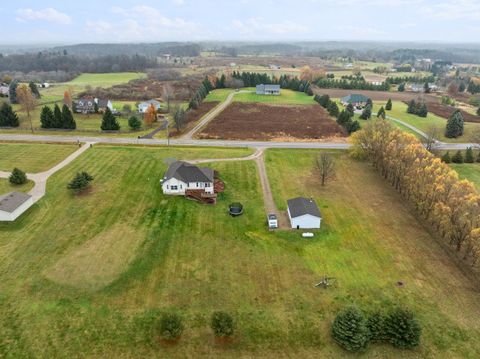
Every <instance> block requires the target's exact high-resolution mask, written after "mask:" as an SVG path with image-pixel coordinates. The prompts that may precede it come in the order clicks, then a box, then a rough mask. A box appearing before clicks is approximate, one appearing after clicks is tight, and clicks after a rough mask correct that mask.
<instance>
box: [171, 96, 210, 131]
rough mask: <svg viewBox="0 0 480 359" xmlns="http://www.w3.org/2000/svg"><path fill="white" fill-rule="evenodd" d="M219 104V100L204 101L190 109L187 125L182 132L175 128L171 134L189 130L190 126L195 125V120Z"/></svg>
mask: <svg viewBox="0 0 480 359" xmlns="http://www.w3.org/2000/svg"><path fill="white" fill-rule="evenodd" d="M218 104H219V102H218V101H209V102H202V103H201V104H200V106H199V107H198V108H197V109H196V110H188V112H187V123H186V126H185V127H184V128H183V129H182V130H181V132H177V130H174V131H173V132H172V133H171V136H179V135H181V134H182V133H185V132H188V131H189V130H190V128H192V127H193V125H195V122H197V121H198V120H200V119H201V118H202V117H203V116H204V115H205V114H207V113H208V112H209V111H210V110H211V109H213V108H214V107H215V106H217V105H218Z"/></svg>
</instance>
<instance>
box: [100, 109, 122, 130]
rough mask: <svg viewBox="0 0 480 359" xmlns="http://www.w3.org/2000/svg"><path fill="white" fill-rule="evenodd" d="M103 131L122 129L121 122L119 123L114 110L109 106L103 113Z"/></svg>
mask: <svg viewBox="0 0 480 359" xmlns="http://www.w3.org/2000/svg"><path fill="white" fill-rule="evenodd" d="M100 128H101V129H102V131H118V130H120V124H119V123H118V121H117V119H116V118H115V116H113V114H112V111H110V109H109V108H108V107H107V109H106V110H105V113H104V114H103V118H102V124H101V126H100Z"/></svg>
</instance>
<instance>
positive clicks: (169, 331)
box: [158, 313, 183, 340]
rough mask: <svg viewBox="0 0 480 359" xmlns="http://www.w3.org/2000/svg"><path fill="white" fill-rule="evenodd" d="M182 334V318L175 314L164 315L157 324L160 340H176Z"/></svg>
mask: <svg viewBox="0 0 480 359" xmlns="http://www.w3.org/2000/svg"><path fill="white" fill-rule="evenodd" d="M182 332H183V324H182V318H181V317H180V316H179V315H178V314H175V313H165V314H163V315H162V317H161V318H160V322H159V323H158V333H159V335H160V337H161V338H162V339H165V340H175V339H178V338H179V337H180V336H181V335H182Z"/></svg>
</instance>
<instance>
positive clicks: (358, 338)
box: [332, 307, 370, 352]
mask: <svg viewBox="0 0 480 359" xmlns="http://www.w3.org/2000/svg"><path fill="white" fill-rule="evenodd" d="M369 336H370V334H369V332H368V328H367V325H366V320H365V316H364V315H363V312H362V311H360V310H359V309H357V308H355V307H350V308H347V309H345V310H343V311H341V312H340V313H338V314H337V317H336V318H335V321H334V322H333V325H332V337H333V339H334V340H335V341H336V342H337V343H338V344H339V345H340V346H341V347H342V348H344V349H345V350H348V351H352V352H355V351H362V350H365V349H366V348H367V346H368V342H369Z"/></svg>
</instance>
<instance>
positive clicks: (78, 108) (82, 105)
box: [75, 97, 113, 114]
mask: <svg viewBox="0 0 480 359" xmlns="http://www.w3.org/2000/svg"><path fill="white" fill-rule="evenodd" d="M95 104H96V106H97V107H98V112H105V110H106V109H107V108H109V109H110V111H113V105H112V102H111V101H110V100H102V99H98V98H93V97H84V98H81V99H80V100H78V101H77V102H75V112H78V113H85V114H86V113H94V112H95Z"/></svg>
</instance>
